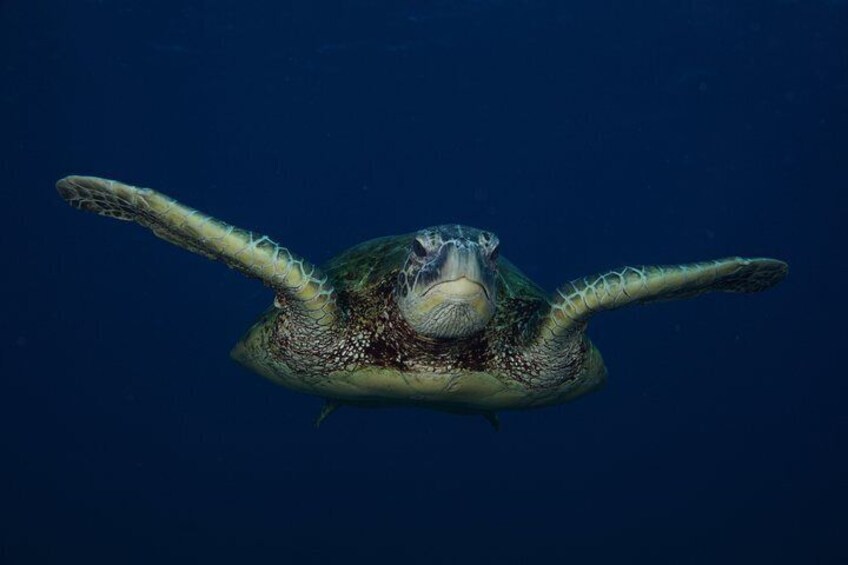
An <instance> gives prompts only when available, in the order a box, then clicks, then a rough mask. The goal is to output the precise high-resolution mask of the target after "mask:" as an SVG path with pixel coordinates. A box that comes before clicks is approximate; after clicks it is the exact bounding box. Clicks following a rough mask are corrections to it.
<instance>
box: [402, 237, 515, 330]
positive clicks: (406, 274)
mask: <svg viewBox="0 0 848 565" xmlns="http://www.w3.org/2000/svg"><path fill="white" fill-rule="evenodd" d="M498 246H499V242H498V238H497V237H496V236H495V235H494V234H493V233H491V232H487V231H483V230H478V229H475V228H469V227H466V226H458V225H444V226H436V227H432V228H426V229H423V230H421V231H419V232H417V233H416V234H415V235H414V236H413V237H412V240H411V242H410V244H409V254H408V256H407V259H406V262H405V264H404V266H403V269H401V272H400V273H399V274H398V280H397V286H396V288H395V296H396V297H397V303H398V306H399V308H400V312H401V315H402V316H403V318H404V320H406V322H407V323H408V324H409V325H410V326H412V328H413V329H414V330H415V331H417V332H418V333H420V334H422V335H424V336H427V337H431V338H461V337H466V336H469V335H472V334H474V333H476V332H478V331H480V330H482V329H483V327H484V326H485V325H486V324H487V323H488V322H489V320H490V319H491V318H492V315H493V314H494V313H495V299H496V296H495V289H496V285H495V277H496V275H497V268H498V267H497V259H498Z"/></svg>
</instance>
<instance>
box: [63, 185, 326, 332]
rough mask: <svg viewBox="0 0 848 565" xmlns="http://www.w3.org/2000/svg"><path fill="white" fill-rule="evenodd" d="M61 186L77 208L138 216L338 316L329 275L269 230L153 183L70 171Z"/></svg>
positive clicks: (309, 307) (310, 314)
mask: <svg viewBox="0 0 848 565" xmlns="http://www.w3.org/2000/svg"><path fill="white" fill-rule="evenodd" d="M56 188H57V190H58V191H59V194H60V195H61V196H62V198H64V199H65V200H66V201H67V202H68V203H69V204H70V205H71V206H73V207H74V208H79V209H80V210H87V211H89V212H94V213H96V214H100V215H102V216H109V217H112V218H117V219H119V220H131V221H134V222H136V223H138V224H141V225H142V226H145V227H146V228H149V229H150V230H151V231H153V233H155V234H156V235H157V236H159V237H161V238H162V239H165V240H167V241H170V242H171V243H173V244H175V245H179V246H180V247H183V248H185V249H188V250H189V251H193V252H195V253H199V254H200V255H203V256H205V257H208V258H210V259H217V260H219V261H222V262H223V263H226V264H227V265H228V266H230V267H231V268H234V269H237V270H238V271H241V272H242V273H244V274H246V275H248V276H251V277H255V278H258V279H260V280H262V281H263V282H264V283H265V284H267V285H268V286H270V287H272V288H273V289H274V290H276V291H277V292H278V294H279V295H281V297H282V298H283V301H282V302H284V303H285V304H286V305H287V306H288V305H290V306H291V307H293V308H295V309H297V310H298V311H299V312H301V313H302V314H304V315H305V316H306V317H307V318H309V319H311V320H313V322H314V323H315V324H317V325H319V326H322V327H327V326H330V325H332V324H333V323H334V321H335V320H336V319H337V317H338V311H337V308H336V301H335V293H334V291H333V288H332V285H331V284H330V283H329V282H328V281H327V279H326V277H324V276H323V275H321V273H320V272H319V270H318V269H317V268H316V267H314V266H313V265H311V264H310V263H308V262H306V261H305V260H303V259H301V258H299V257H297V256H295V255H294V254H293V253H291V252H290V251H289V250H288V249H286V248H284V247H281V246H279V245H278V244H277V243H275V242H274V241H272V240H271V239H269V238H268V237H266V236H262V235H259V234H256V233H254V232H251V231H246V230H241V229H238V228H236V227H234V226H231V225H229V224H226V223H224V222H221V221H220V220H216V219H215V218H212V217H211V216H207V215H205V214H202V213H200V212H198V211H197V210H194V209H193V208H189V207H188V206H184V205H182V204H180V203H178V202H177V201H176V200H173V199H171V198H168V197H167V196H165V195H163V194H160V193H158V192H156V191H154V190H151V189H149V188H136V187H133V186H129V185H126V184H122V183H120V182H116V181H112V180H106V179H101V178H97V177H83V176H70V177H65V178H63V179H61V180H60V181H59V182H58V183H56Z"/></svg>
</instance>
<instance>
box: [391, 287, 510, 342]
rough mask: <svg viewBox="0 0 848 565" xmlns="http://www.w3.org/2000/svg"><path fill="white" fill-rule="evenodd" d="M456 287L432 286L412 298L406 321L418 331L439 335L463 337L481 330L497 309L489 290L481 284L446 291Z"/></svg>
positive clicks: (428, 334)
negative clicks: (467, 290)
mask: <svg viewBox="0 0 848 565" xmlns="http://www.w3.org/2000/svg"><path fill="white" fill-rule="evenodd" d="M441 284H442V285H448V284H450V283H441ZM468 284H474V285H475V286H476V283H468ZM453 289H455V287H448V289H443V288H438V287H437V288H433V289H431V290H430V291H428V292H427V293H426V294H425V295H422V296H421V297H420V299H419V300H412V301H410V303H409V304H408V305H407V308H405V309H404V318H405V319H406V321H407V323H409V324H410V325H411V326H412V327H413V328H414V329H415V330H416V331H417V332H418V333H419V334H421V335H423V336H425V337H429V338H436V339H457V338H463V337H467V336H470V335H473V334H475V333H477V332H479V331H480V330H482V329H483V328H484V327H485V326H486V324H487V323H488V322H489V320H490V319H491V318H492V315H493V314H494V312H495V305H494V304H493V303H492V301H491V300H489V297H488V295H487V294H486V292H485V291H484V290H483V288H482V287H479V286H478V287H477V289H476V290H474V291H473V292H471V293H464V294H459V293H455V292H446V290H453Z"/></svg>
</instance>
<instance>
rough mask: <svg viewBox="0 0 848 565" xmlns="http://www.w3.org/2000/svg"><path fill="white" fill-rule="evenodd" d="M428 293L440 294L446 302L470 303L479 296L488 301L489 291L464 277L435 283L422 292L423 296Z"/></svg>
mask: <svg viewBox="0 0 848 565" xmlns="http://www.w3.org/2000/svg"><path fill="white" fill-rule="evenodd" d="M430 293H435V294H440V295H442V296H444V297H445V299H447V300H456V301H470V300H473V299H476V298H479V296H480V294H483V295H485V298H486V299H487V300H488V299H489V291H488V290H487V289H486V286H485V285H484V284H483V283H481V282H479V281H476V280H473V279H470V278H468V277H466V276H461V277H459V278H456V279H452V280H448V281H441V282H437V283H435V284H433V285H431V286H430V288H428V289H427V290H425V291H424V296H427V295H429V294H430Z"/></svg>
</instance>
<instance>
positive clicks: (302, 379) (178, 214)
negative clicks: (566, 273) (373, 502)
mask: <svg viewBox="0 0 848 565" xmlns="http://www.w3.org/2000/svg"><path fill="white" fill-rule="evenodd" d="M57 188H58V190H59V194H61V195H62V197H63V198H64V199H65V200H67V201H68V202H69V203H70V204H71V205H72V206H74V207H75V208H80V209H82V210H88V211H91V212H96V213H98V214H101V215H104V216H111V217H113V218H118V219H120V220H132V221H135V222H136V223H139V224H141V225H143V226H145V227H147V228H149V229H150V230H152V231H153V233H155V234H156V235H157V236H159V237H161V238H163V239H165V240H167V241H170V242H171V243H174V244H176V245H179V246H180V247H183V248H185V249H188V250H190V251H194V252H195V253H199V254H201V255H204V256H206V257H209V258H211V259H218V260H220V261H222V262H224V263H225V264H227V265H228V266H229V267H232V268H234V269H237V270H239V271H241V272H242V273H245V274H246V275H248V276H251V277H255V278H258V279H260V280H261V281H263V282H264V283H265V284H266V285H268V286H270V287H271V288H272V289H273V291H274V293H275V298H274V304H273V306H272V307H270V308H269V310H268V311H266V312H265V313H264V314H263V315H262V316H261V317H260V318H259V320H258V321H257V322H256V323H255V324H254V325H253V327H252V328H250V329H249V330H248V331H247V333H246V334H245V336H244V337H243V338H242V339H241V341H239V342H238V344H236V346H235V348H234V349H233V350H232V356H233V357H234V358H235V359H236V360H237V361H238V362H240V363H241V364H243V365H245V366H246V367H248V368H250V369H252V370H254V371H256V372H257V373H259V374H261V375H263V376H265V377H267V378H269V379H271V380H273V381H276V382H278V383H280V384H282V385H283V386H286V387H288V388H291V389H294V390H297V391H301V392H305V393H309V394H313V395H317V396H319V397H322V398H324V399H326V404H325V406H324V409H323V410H322V412H321V414H320V416H319V419H318V423H320V421H321V420H323V419H324V418H325V417H326V416H327V415H328V414H329V413H330V412H332V411H333V410H334V409H335V407H337V406H339V405H346V404H350V405H359V406H391V405H411V406H422V407H429V408H435V409H439V410H445V411H451V412H457V413H466V414H480V415H482V416H484V417H486V418H487V419H488V420H489V421H490V422H491V423H492V424H493V425H497V419H496V415H495V414H496V412H497V411H498V410H504V409H521V408H532V407H539V406H548V405H552V404H557V403H561V402H564V401H566V400H570V399H572V398H575V397H577V396H580V395H582V394H585V393H587V392H589V391H592V390H594V389H596V388H598V387H599V386H600V385H601V384H602V383H603V382H604V380H605V378H606V369H605V368H604V363H603V361H602V359H601V355H600V353H599V352H598V350H597V349H596V348H595V347H594V346H593V345H592V343H591V342H590V341H589V339H588V337H587V336H586V333H585V330H586V322H587V320H588V319H589V318H590V317H591V316H592V315H593V314H594V313H596V312H599V311H601V310H611V309H614V308H619V307H622V306H626V305H628V304H634V303H646V302H653V301H656V300H668V299H677V298H688V297H691V296H695V295H698V294H701V293H704V292H708V291H713V290H715V291H725V292H757V291H760V290H763V289H766V288H768V287H771V286H773V285H775V284H776V283H778V282H779V281H780V280H782V279H783V278H784V276H785V275H786V272H787V265H786V263H783V262H781V261H777V260H774V259H764V258H758V259H744V258H739V257H734V258H728V259H720V260H716V261H707V262H702V263H692V264H687V265H675V266H654V267H624V268H621V269H618V270H613V271H609V272H607V273H604V274H599V275H595V276H591V277H584V278H580V279H576V280H574V281H571V282H569V283H566V284H565V285H564V286H562V287H561V288H559V289H558V290H557V291H556V292H555V293H554V294H553V295H552V296H551V295H548V294H547V293H546V292H544V291H543V290H542V289H540V288H539V287H538V286H537V285H535V284H534V283H533V282H532V281H531V280H529V279H528V278H527V277H526V276H524V275H523V274H522V273H521V272H520V271H519V270H518V269H517V268H516V267H514V266H513V265H512V263H510V262H508V261H507V260H506V259H505V258H503V257H499V249H500V246H499V242H498V238H497V237H496V236H495V235H494V234H492V233H491V232H489V231H485V230H479V229H476V228H471V227H466V226H460V225H443V226H436V227H431V228H426V229H423V230H420V231H418V232H415V233H410V234H406V235H400V236H392V237H383V238H379V239H374V240H371V241H367V242H365V243H361V244H359V245H357V246H355V247H352V248H350V249H348V250H347V251H344V252H343V253H341V254H340V255H338V256H337V257H335V258H334V259H332V260H330V261H329V263H327V264H326V265H324V267H322V268H320V269H319V268H318V267H316V266H314V265H312V264H310V263H308V262H307V261H306V260H304V259H302V258H300V257H298V256H296V255H295V254H293V253H292V252H290V251H289V250H288V249H286V248H284V247H281V246H280V245H278V244H277V243H275V242H274V241H272V240H271V239H269V238H268V237H266V236H261V235H259V234H256V233H254V232H250V231H245V230H241V229H238V228H236V227H233V226H231V225H228V224H225V223H223V222H221V221H219V220H216V219H214V218H211V217H210V216H207V215H204V214H202V213H200V212H198V211H197V210H194V209H192V208H189V207H187V206H184V205H182V204H179V203H178V202H176V201H175V200H173V199H171V198H168V197H167V196H164V195H162V194H160V193H158V192H155V191H153V190H150V189H146V188H135V187H132V186H128V185H126V184H122V183H119V182H115V181H111V180H104V179H100V178H95V177H82V176H71V177H67V178H64V179H62V180H60V181H59V182H58V183H57Z"/></svg>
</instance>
